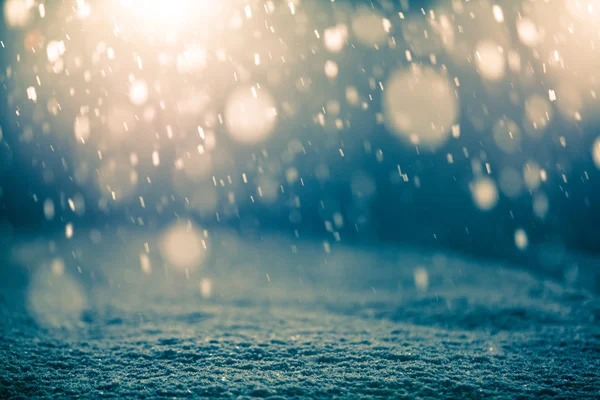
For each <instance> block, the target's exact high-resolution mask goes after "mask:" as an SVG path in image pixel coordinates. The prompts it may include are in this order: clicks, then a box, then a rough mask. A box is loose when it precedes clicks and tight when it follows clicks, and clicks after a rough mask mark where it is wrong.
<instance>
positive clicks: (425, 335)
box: [0, 233, 600, 399]
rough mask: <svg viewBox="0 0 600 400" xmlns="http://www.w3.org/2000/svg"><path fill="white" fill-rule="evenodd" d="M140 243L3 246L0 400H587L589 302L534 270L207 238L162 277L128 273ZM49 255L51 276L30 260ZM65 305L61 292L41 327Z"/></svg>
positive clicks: (594, 329)
mask: <svg viewBox="0 0 600 400" xmlns="http://www.w3.org/2000/svg"><path fill="white" fill-rule="evenodd" d="M145 241H149V243H150V248H152V239H148V238H145V237H136V235H135V234H129V233H128V234H120V235H115V238H114V240H112V241H110V240H105V241H104V242H103V243H102V244H100V245H91V244H89V243H88V244H85V243H83V241H81V242H79V243H75V242H74V241H71V242H68V243H67V242H61V241H57V242H56V243H55V246H54V247H55V248H56V249H62V250H61V251H58V250H56V251H54V253H53V254H50V253H51V252H49V251H48V246H47V244H44V243H47V242H30V243H27V242H26V241H23V242H22V243H21V242H20V243H14V244H13V246H12V247H11V249H12V250H11V251H9V252H8V253H9V254H7V255H6V256H5V259H6V262H4V264H3V265H4V266H3V268H2V269H1V274H0V282H1V283H0V287H1V289H0V290H1V292H0V296H1V297H0V304H1V308H0V309H1V323H0V398H165V399H166V398H169V399H171V398H203V397H211V398H251V397H260V398H271V399H275V398H440V397H442V398H492V397H496V398H532V397H540V398H561V399H568V398H572V399H575V398H577V399H582V398H598V397H599V396H600V376H599V374H600V327H599V325H598V319H599V318H600V303H599V301H598V297H597V294H594V293H590V292H587V291H585V290H582V289H578V288H577V287H569V286H568V285H566V284H563V283H560V282H557V281H556V280H550V279H548V278H546V277H545V276H544V274H542V273H532V272H531V271H525V270H523V269H522V268H517V267H510V266H506V265H500V264H491V263H489V262H482V261H479V260H470V259H467V258H465V257H464V256H458V255H452V254H432V253H431V251H427V250H423V251H420V250H406V249H397V248H379V249H360V248H350V247H341V246H340V247H333V248H332V252H331V254H326V253H325V252H324V251H323V247H322V245H321V244H319V243H317V244H314V243H309V242H306V243H296V247H295V248H292V247H291V244H290V243H292V242H290V243H287V242H286V240H285V239H281V238H279V239H277V240H275V239H273V240H265V239H263V240H258V239H256V240H246V239H244V240H241V239H239V238H236V237H235V236H234V235H225V234H223V235H220V236H219V237H217V238H216V239H215V238H213V241H212V246H213V247H212V249H213V250H212V254H213V257H212V258H211V260H210V262H209V263H208V264H207V265H204V266H203V268H201V269H199V270H196V271H188V273H187V274H185V273H177V272H175V271H173V270H171V269H169V268H167V267H164V266H163V265H162V264H161V263H160V262H159V260H158V259H157V258H155V257H154V256H153V257H152V259H151V262H152V273H151V274H144V273H142V271H141V269H140V262H139V251H132V250H131V249H139V248H143V247H140V246H143V243H144V242H145ZM74 248H76V249H77V251H76V252H75V253H76V259H73V257H72V256H71V255H72V254H73V253H71V251H72V250H73V249H74ZM57 254H58V255H60V256H62V257H64V258H63V259H64V260H65V261H64V272H63V273H62V275H61V276H60V277H58V278H56V277H53V275H51V274H46V272H47V270H48V268H50V266H49V265H50V264H47V263H46V264H44V263H43V262H40V260H48V259H51V257H56V256H57ZM150 254H153V253H152V252H151V253H150ZM69 257H70V258H69ZM78 266H79V267H80V269H81V271H82V272H81V273H80V272H79V270H78V269H77V267H78ZM417 268H420V269H419V271H421V274H422V272H423V271H427V275H428V282H426V283H427V285H424V284H423V282H422V281H420V282H419V285H417V286H418V287H417V286H416V285H415V279H414V271H415V269H417ZM45 270H46V272H44V271H45ZM55 272H56V271H55ZM40 273H42V275H41V276H42V277H43V279H38V278H36V276H38V277H39V276H40V275H39V274H40ZM44 274H46V275H44ZM421 278H422V276H421ZM421 278H420V279H421ZM36 279H37V280H36ZM202 279H209V280H210V281H211V282H212V293H211V295H210V297H207V293H206V292H205V293H204V295H202V293H201V291H200V289H199V287H200V286H199V281H200V280H202ZM64 281H66V282H67V285H66V286H65V285H64V284H60V282H64ZM57 285H58V286H57ZM61 285H62V286H61ZM73 286H74V287H75V288H74V287H73ZM69 290H72V292H69ZM32 292H36V294H35V295H34V294H33V293H32ZM40 293H41V294H40ZM65 293H71V294H73V293H75V294H76V295H74V297H69V296H67V297H69V298H70V299H72V300H71V304H70V306H69V307H66V308H65V310H66V311H62V312H59V310H58V308H62V307H63V305H64V304H65V301H64V300H61V298H62V297H65ZM40 296H41V297H40ZM57 296H58V297H57ZM80 296H81V297H80ZM56 298H58V300H57V299H56ZM40 299H41V300H40ZM53 299H54V300H53ZM67 302H68V301H67ZM50 316H52V317H50Z"/></svg>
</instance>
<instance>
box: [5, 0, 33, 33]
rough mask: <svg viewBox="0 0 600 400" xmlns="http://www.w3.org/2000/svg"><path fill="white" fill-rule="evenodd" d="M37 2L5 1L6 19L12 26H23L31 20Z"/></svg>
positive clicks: (27, 0)
mask: <svg viewBox="0 0 600 400" xmlns="http://www.w3.org/2000/svg"><path fill="white" fill-rule="evenodd" d="M34 6H35V2H34V1H32V0H7V1H6V2H5V3H4V19H5V20H6V24H7V25H8V26H9V27H11V28H22V27H24V26H26V25H27V24H28V23H29V21H31V17H32V10H33V7H34Z"/></svg>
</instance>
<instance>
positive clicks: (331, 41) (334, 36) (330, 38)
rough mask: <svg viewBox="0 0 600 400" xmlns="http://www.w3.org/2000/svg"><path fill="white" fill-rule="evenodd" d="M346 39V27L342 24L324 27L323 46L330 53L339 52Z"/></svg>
mask: <svg viewBox="0 0 600 400" xmlns="http://www.w3.org/2000/svg"><path fill="white" fill-rule="evenodd" d="M347 39H348V27H346V25H343V24H339V25H336V26H333V27H331V28H327V29H325V32H324V34H323V41H324V42H325V48H327V50H329V51H330V52H332V53H339V52H340V51H342V49H343V48H344V46H345V45H346V40H347Z"/></svg>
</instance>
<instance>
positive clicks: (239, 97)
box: [225, 87, 277, 144]
mask: <svg viewBox="0 0 600 400" xmlns="http://www.w3.org/2000/svg"><path fill="white" fill-rule="evenodd" d="M276 122H277V110H276V108H275V102H274V100H273V98H272V97H271V95H270V94H269V93H268V92H267V91H266V90H264V89H262V90H256V88H255V87H241V88H238V89H236V90H235V91H234V92H233V93H232V94H231V96H229V99H228V100H227V104H226V105H225V124H226V126H227V130H228V132H229V134H230V135H231V137H233V138H234V139H235V140H237V141H238V142H241V143H246V144H250V143H257V142H260V141H262V140H264V139H266V138H267V136H269V135H270V134H271V133H272V132H273V129H274V128H275V125H276Z"/></svg>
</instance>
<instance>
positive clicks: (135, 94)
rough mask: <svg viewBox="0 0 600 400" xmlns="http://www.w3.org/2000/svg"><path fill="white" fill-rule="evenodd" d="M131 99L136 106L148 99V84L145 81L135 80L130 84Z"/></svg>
mask: <svg viewBox="0 0 600 400" xmlns="http://www.w3.org/2000/svg"><path fill="white" fill-rule="evenodd" d="M129 100H130V101H131V103H132V104H134V105H136V106H141V105H142V104H144V103H145V102H146V101H147V100H148V85H147V84H146V82H144V81H140V80H137V81H133V82H132V83H131V85H129Z"/></svg>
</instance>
